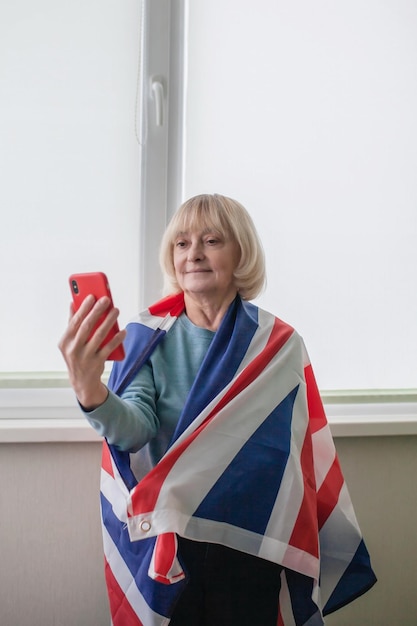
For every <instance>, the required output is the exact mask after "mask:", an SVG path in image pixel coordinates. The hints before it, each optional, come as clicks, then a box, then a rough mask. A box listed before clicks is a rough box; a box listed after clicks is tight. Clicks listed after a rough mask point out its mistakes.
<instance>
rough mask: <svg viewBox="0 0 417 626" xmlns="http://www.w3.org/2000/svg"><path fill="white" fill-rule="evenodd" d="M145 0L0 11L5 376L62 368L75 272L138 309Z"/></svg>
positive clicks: (19, 4)
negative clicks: (138, 124) (104, 284)
mask: <svg viewBox="0 0 417 626" xmlns="http://www.w3.org/2000/svg"><path fill="white" fill-rule="evenodd" d="M139 34H140V6H139V3H138V2H137V1H136V0H124V1H123V2H122V3H119V2H116V3H115V2H112V1H111V0H104V1H103V0H100V1H99V0H91V1H90V0H89V2H87V3H83V2H78V1H75V2H55V1H53V0H37V2H36V3H32V2H28V0H16V2H12V3H9V2H6V3H2V4H1V7H0V76H1V79H0V172H1V174H0V176H1V185H0V206H1V215H2V220H1V228H0V267H1V270H0V293H1V301H2V306H1V324H0V346H1V348H0V371H2V372H14V371H16V372H25V371H28V372H29V371H53V370H58V371H59V370H61V371H62V370H63V369H64V363H63V360H62V357H61V355H60V354H59V352H58V349H57V343H58V340H59V338H60V336H61V334H62V332H63V331H64V328H65V325H66V323H67V318H68V312H69V303H70V300H71V297H70V291H69V287H68V283H67V279H68V276H69V275H70V274H71V273H73V272H83V271H95V270H100V271H104V272H106V273H107V274H108V277H109V279H110V282H111V284H112V289H113V296H114V299H115V301H116V302H117V304H118V306H119V307H120V308H121V310H122V312H123V315H122V318H123V321H126V320H127V319H129V317H131V316H133V315H134V314H135V313H136V311H137V308H138V297H139V296H138V294H139V245H138V242H139V221H140V210H139V209H140V207H139V198H140V156H141V152H140V146H139V144H138V141H137V138H136V134H135V117H136V111H135V104H136V90H137V73H138V55H139Z"/></svg>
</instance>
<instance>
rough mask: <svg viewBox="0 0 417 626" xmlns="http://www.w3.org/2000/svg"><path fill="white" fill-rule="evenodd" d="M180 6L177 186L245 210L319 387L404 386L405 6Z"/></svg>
mask: <svg viewBox="0 0 417 626" xmlns="http://www.w3.org/2000/svg"><path fill="white" fill-rule="evenodd" d="M189 10H190V16H189V39H188V45H189V50H188V92H187V93H188V99H187V115H186V121H187V130H186V145H187V150H186V169H185V188H186V195H187V196H190V195H194V194H197V193H201V192H219V193H223V194H225V195H229V196H232V197H235V198H236V199H237V200H240V201H241V202H242V203H243V204H244V205H245V206H246V207H247V209H248V210H249V211H250V213H251V214H252V216H253V218H254V221H255V223H256V225H257V226H258V229H259V232H260V234H261V238H262V240H263V243H264V246H265V251H266V257H267V265H268V288H267V291H266V293H265V294H264V295H263V296H262V297H261V298H260V299H259V303H260V304H261V305H263V306H264V308H267V309H269V310H271V311H273V312H274V313H275V314H276V315H278V316H279V317H282V318H283V319H285V320H286V321H288V322H289V323H291V324H293V325H294V326H295V327H296V328H297V329H298V330H299V332H300V333H301V334H302V335H303V336H304V339H305V342H306V344H307V348H308V350H309V353H310V357H311V359H312V362H313V366H314V368H315V371H316V375H317V378H318V382H319V386H320V387H321V388H322V389H366V388H371V389H372V388H375V389H384V388H407V387H409V388H415V386H416V369H415V364H414V357H415V352H416V349H417V322H416V320H417V293H416V288H415V285H416V279H417V270H416V268H417V246H416V239H417V178H416V175H415V174H416V171H417V118H416V115H415V111H416V110H417V71H416V64H417V37H416V32H417V5H416V4H415V3H414V2H413V1H412V0H395V1H391V0H390V1H388V2H380V1H379V0H370V1H369V2H365V3H363V2H360V1H359V0H353V1H350V2H336V3H332V2H327V1H323V0H320V1H318V2H314V3H312V2H309V1H308V0H299V1H297V2H276V1H275V0H261V1H260V2H257V3H253V2H250V1H249V0H228V1H227V2H222V1H220V0H211V1H210V2H205V1H204V0H193V1H192V2H190V3H189Z"/></svg>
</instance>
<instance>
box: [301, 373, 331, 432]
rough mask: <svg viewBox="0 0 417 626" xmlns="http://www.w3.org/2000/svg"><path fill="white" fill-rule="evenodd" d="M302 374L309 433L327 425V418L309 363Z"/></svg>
mask: <svg viewBox="0 0 417 626" xmlns="http://www.w3.org/2000/svg"><path fill="white" fill-rule="evenodd" d="M304 376H305V380H306V385H307V405H308V413H309V418H310V428H311V433H312V434H314V433H315V432H317V431H318V430H320V429H321V428H323V427H324V426H326V425H327V418H326V413H325V412H324V407H323V403H322V401H321V397H320V393H319V390H318V387H317V383H316V379H315V377H314V373H313V368H312V367H311V365H307V367H305V368H304Z"/></svg>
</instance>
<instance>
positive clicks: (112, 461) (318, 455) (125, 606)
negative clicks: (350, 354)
mask: <svg viewBox="0 0 417 626" xmlns="http://www.w3.org/2000/svg"><path fill="white" fill-rule="evenodd" d="M183 310H184V300H183V294H176V295H174V296H170V297H168V298H165V299H164V300H161V301H160V302H158V303H157V304H156V305H154V306H153V307H150V309H148V310H147V311H146V312H145V313H143V314H141V315H140V316H139V318H138V320H136V321H134V322H132V323H131V324H129V325H128V333H127V340H126V343H125V348H126V359H125V360H124V361H123V362H122V363H116V364H115V366H114V368H113V371H112V375H111V378H110V381H109V386H110V387H111V388H112V389H113V390H114V391H115V392H116V393H118V394H121V393H122V392H123V390H124V389H125V388H126V386H127V385H128V384H129V382H130V381H131V380H132V378H133V377H134V376H135V374H136V372H137V371H138V369H139V368H140V366H141V365H142V364H143V363H144V362H145V361H146V360H147V359H148V357H149V355H150V354H151V353H152V351H153V350H154V349H155V347H156V346H157V345H158V343H159V342H160V341H161V340H163V337H164V335H165V334H166V333H167V332H169V330H170V328H171V327H172V325H173V324H174V323H175V321H176V319H177V317H178V316H179V315H180V314H181V313H182V311H183ZM101 508H102V519H103V541H104V551H105V569H106V582H107V587H108V594H109V600H110V608H111V615H112V624H113V626H139V625H143V626H163V625H168V624H169V622H170V614H171V612H172V609H173V606H174V605H175V602H176V600H177V599H178V597H179V594H181V592H182V590H183V587H184V585H185V584H186V577H187V573H186V572H184V571H183V568H182V566H181V554H177V535H180V536H183V537H187V538H189V539H193V540H196V541H207V542H213V543H220V544H223V545H226V546H228V547H231V548H234V549H237V550H240V551H243V552H245V553H248V554H252V555H255V556H258V557H260V558H264V559H268V560H270V561H273V562H276V563H278V564H281V565H282V566H283V568H284V569H283V573H282V577H281V578H282V585H281V592H280V602H279V605H280V613H279V620H278V626H303V625H307V624H308V626H319V625H320V624H323V615H326V614H327V613H330V612H332V611H335V610H336V609H338V608H340V607H341V606H343V605H345V604H347V603H348V602H350V601H352V600H354V599H355V598H356V597H358V596H359V595H361V594H362V593H364V592H365V591H367V590H368V589H369V588H370V587H371V586H372V585H373V584H374V582H375V580H376V578H375V575H374V573H373V571H372V569H371V565H370V561H369V555H368V552H367V550H366V547H365V545H364V542H363V540H362V536H361V533H360V529H359V527H358V524H357V521H356V517H355V514H354V511H353V508H352V504H351V501H350V497H349V494H348V491H347V488H346V485H345V482H344V479H343V476H342V473H341V470H340V466H339V462H338V459H337V456H336V452H335V448H334V444H333V440H332V437H331V434H330V430H329V426H328V424H327V420H326V417H325V414H324V410H323V406H322V403H321V399H320V396H319V393H318V389H317V386H316V383H315V379H314V374H313V371H312V368H311V365H310V363H309V360H308V356H307V353H306V350H305V348H304V344H303V341H302V339H301V338H300V337H299V335H298V334H297V333H296V332H295V331H294V329H293V328H291V327H290V326H288V325H287V324H285V323H284V322H282V321H280V320H279V319H277V318H276V317H274V316H273V315H271V314H269V313H266V312H265V311H263V310H261V309H259V308H258V307H256V306H255V305H253V304H251V303H247V302H243V301H241V300H240V298H239V297H238V298H236V300H235V302H234V303H233V305H231V307H230V308H229V310H228V312H227V314H226V316H225V318H224V320H223V321H222V324H221V326H220V328H219V329H218V331H217V332H216V334H215V336H214V339H213V341H212V344H211V346H210V348H209V350H208V352H207V355H206V357H205V359H204V361H203V363H202V365H201V368H200V371H199V373H198V375H197V377H196V380H195V382H194V385H193V387H192V389H191V391H190V393H189V397H188V399H187V402H186V405H185V407H184V409H183V412H182V414H181V416H180V419H179V422H178V426H177V430H176V432H175V434H174V437H173V442H172V443H171V445H170V447H169V449H168V451H167V452H166V454H165V455H164V456H163V458H162V459H161V460H160V462H159V463H158V464H157V465H156V466H155V467H154V468H153V469H152V470H151V471H150V472H149V473H148V474H147V475H146V476H145V477H144V478H143V479H142V480H140V482H139V483H138V482H137V480H136V478H135V476H134V473H133V471H132V469H131V455H130V454H129V453H125V452H120V451H118V450H117V448H115V447H114V446H111V445H108V444H107V443H106V442H104V444H103V465H102V480H101Z"/></svg>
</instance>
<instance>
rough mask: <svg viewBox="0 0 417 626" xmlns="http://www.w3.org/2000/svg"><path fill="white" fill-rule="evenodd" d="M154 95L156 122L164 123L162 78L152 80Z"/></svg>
mask: <svg viewBox="0 0 417 626" xmlns="http://www.w3.org/2000/svg"><path fill="white" fill-rule="evenodd" d="M152 95H153V98H154V100H155V122H156V125H157V126H162V125H163V123H164V86H163V84H162V82H161V81H160V80H157V79H154V80H152Z"/></svg>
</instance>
